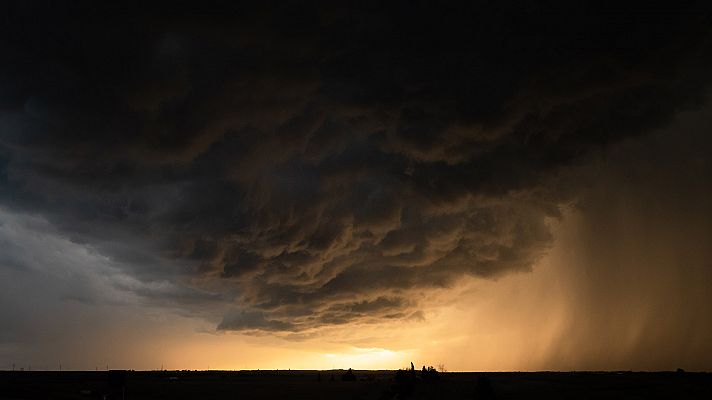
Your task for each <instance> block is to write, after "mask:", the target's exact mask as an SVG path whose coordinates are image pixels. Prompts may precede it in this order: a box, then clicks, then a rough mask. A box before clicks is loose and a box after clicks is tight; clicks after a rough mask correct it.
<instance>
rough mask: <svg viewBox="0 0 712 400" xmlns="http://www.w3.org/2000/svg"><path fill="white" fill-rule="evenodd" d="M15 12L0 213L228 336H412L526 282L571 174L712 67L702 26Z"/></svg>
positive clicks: (338, 14)
mask: <svg viewBox="0 0 712 400" xmlns="http://www.w3.org/2000/svg"><path fill="white" fill-rule="evenodd" d="M6 11H7V12H6V14H5V17H4V23H3V27H2V28H1V29H2V31H3V34H2V38H3V39H2V48H1V51H2V54H3V58H4V59H5V61H4V62H3V63H2V66H0V202H1V203H2V205H3V206H5V207H9V208H11V209H15V210H21V211H29V212H32V213H37V214H42V215H44V216H45V217H46V218H47V219H48V220H49V221H51V222H52V223H53V224H54V225H55V226H57V227H58V228H59V229H61V230H62V231H63V232H65V233H66V235H68V236H69V237H70V238H71V239H72V240H73V241H75V242H78V243H89V244H91V245H92V246H93V248H95V249H97V251H99V252H100V253H101V254H104V255H106V256H107V257H110V258H111V259H112V260H114V261H116V262H117V263H119V264H120V265H122V266H123V267H122V268H123V269H124V270H125V271H127V272H129V273H130V274H131V275H132V276H134V277H136V278H137V279H139V280H141V281H143V282H149V283H150V282H159V281H165V280H168V281H175V282H181V283H182V284H188V285H190V286H191V287H192V288H191V289H187V288H184V289H180V290H170V291H168V292H165V293H164V292H161V291H160V290H159V291H154V292H153V293H152V295H151V296H147V297H148V298H152V297H153V298H156V299H157V300H156V301H166V299H173V301H174V302H176V303H177V304H182V303H181V301H183V302H185V301H187V302H189V303H191V304H207V303H212V302H220V303H224V304H223V305H224V306H228V305H229V306H230V307H232V308H234V309H235V310H236V311H234V312H231V313H228V314H226V315H225V317H224V319H223V322H222V323H221V324H220V326H219V327H220V328H221V329H236V330H267V331H284V330H290V331H299V330H305V329H310V328H315V327H319V326H323V325H330V324H345V323H351V322H366V323H368V322H372V321H376V320H382V319H384V318H385V319H389V318H390V319H403V318H421V317H422V314H420V313H418V310H419V307H420V304H419V302H418V301H417V300H414V299H415V298H417V293H419V292H420V291H425V290H428V289H431V288H442V287H449V286H451V285H453V284H454V283H455V282H456V281H457V280H458V279H459V278H461V277H463V276H465V275H472V276H480V277H496V276H499V275H501V274H505V273H508V272H511V271H526V270H528V269H529V268H530V267H531V265H532V264H533V263H534V262H535V261H536V260H537V259H539V258H540V257H541V256H542V255H543V254H545V252H546V251H547V249H548V247H549V246H550V244H551V235H550V233H549V230H548V228H547V226H546V224H545V218H546V217H557V216H558V209H557V206H558V205H559V204H560V203H561V202H565V201H568V200H569V199H571V198H572V197H573V196H575V193H572V192H571V190H564V188H562V187H559V186H558V185H557V183H556V182H557V179H556V177H557V176H558V175H559V173H560V172H561V171H563V170H565V169H567V168H569V167H570V166H572V165H576V164H577V163H579V162H581V160H582V159H584V158H585V157H587V156H588V155H589V154H591V153H594V152H597V151H601V150H603V149H605V148H606V146H608V145H609V144H611V143H614V142H617V141H620V140H621V139H622V138H625V137H631V136H636V135H642V134H645V133H647V132H648V131H650V130H651V129H653V128H656V127H659V126H662V125H664V124H666V123H667V122H668V121H669V120H670V119H671V118H672V117H673V116H674V115H675V114H676V113H677V112H678V111H680V110H683V109H687V108H693V107H696V106H698V105H699V104H701V103H702V102H703V101H704V96H703V94H704V93H705V90H706V87H707V85H708V81H709V79H708V75H709V74H708V73H707V71H708V68H709V67H711V66H712V62H710V61H711V59H710V55H711V52H710V31H709V23H710V15H709V13H708V12H707V10H704V9H702V8H701V7H698V6H697V5H695V4H694V3H693V4H688V5H685V6H680V7H679V8H675V9H666V8H655V7H648V8H634V9H633V8H630V9H628V8H619V7H613V8H599V7H595V6H593V5H590V6H589V5H581V6H571V5H567V6H564V7H544V6H540V5H521V4H519V5H516V6H515V5H512V6H506V5H492V4H474V3H473V4H470V5H469V6H467V7H465V8H460V7H439V8H437V9H432V8H431V7H429V6H428V5H425V4H420V3H417V4H411V3H408V4H405V3H404V4H401V5H395V4H392V5H390V6H384V5H369V6H367V5H362V6H359V7H358V9H351V10H342V9H339V8H338V7H335V6H333V5H329V4H322V5H319V6H317V5H307V4H303V3H301V2H295V3H289V2H287V3H281V4H279V5H275V6H274V7H272V8H267V7H265V8H260V7H247V6H243V5H230V6H228V7H224V8H223V9H221V10H208V9H197V8H194V7H182V6H173V8H172V9H171V10H170V12H168V11H167V10H165V9H161V8H157V7H156V8H152V7H150V6H148V7H144V8H141V9H125V8H115V9H104V8H102V7H99V6H96V5H92V6H91V7H83V6H79V5H76V4H72V5H58V4H55V5H39V4H32V3H21V4H14V5H10V6H8V7H7V10H6ZM8 259H9V258H8ZM136 292H140V290H139V289H136ZM139 294H140V293H139Z"/></svg>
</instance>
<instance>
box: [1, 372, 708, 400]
mask: <svg viewBox="0 0 712 400" xmlns="http://www.w3.org/2000/svg"><path fill="white" fill-rule="evenodd" d="M344 373H345V372H344V371H341V370H336V371H321V372H317V371H240V372H228V371H207V372H172V371H165V372H132V371H130V372H127V373H126V374H125V375H124V374H123V373H118V374H117V373H114V374H113V376H112V375H110V373H109V372H34V371H33V372H27V371H24V372H0V399H102V398H105V397H104V396H106V398H107V399H110V398H119V399H120V398H121V392H122V389H121V388H122V387H123V391H124V395H125V398H126V399H231V398H234V399H388V398H393V399H397V398H413V399H430V398H433V399H436V398H437V399H474V398H493V397H492V395H494V398H497V399H554V398H562V399H563V398H581V399H599V398H600V399H649V398H668V399H671V398H676V399H679V398H689V399H703V398H712V397H710V396H711V395H712V375H711V374H709V373H674V372H655V373H642V372H641V373H638V372H621V373H616V372H571V373H565V372H561V373H557V372H535V373H518V372H511V373H446V374H441V375H440V377H439V379H437V380H435V381H432V382H424V381H422V380H420V379H418V380H416V381H415V383H413V384H412V386H411V388H410V389H409V390H403V387H402V386H401V384H399V383H398V382H396V381H395V380H394V377H395V373H394V372H393V371H355V374H356V377H357V380H356V381H353V382H349V381H342V379H341V378H342V376H343V375H344ZM332 376H333V377H334V378H333V380H331V377H332ZM483 382H484V383H483ZM483 386H485V387H483ZM486 386H489V388H487V387H486ZM490 389H491V390H490Z"/></svg>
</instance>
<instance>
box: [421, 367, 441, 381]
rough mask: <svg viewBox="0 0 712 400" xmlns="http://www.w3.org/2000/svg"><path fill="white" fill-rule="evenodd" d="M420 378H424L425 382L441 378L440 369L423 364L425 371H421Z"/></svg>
mask: <svg viewBox="0 0 712 400" xmlns="http://www.w3.org/2000/svg"><path fill="white" fill-rule="evenodd" d="M420 379H422V380H423V382H433V381H436V380H438V379H440V374H439V373H438V370H436V369H435V368H433V366H432V365H431V366H429V367H428V368H425V365H423V371H422V372H421V373H420Z"/></svg>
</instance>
